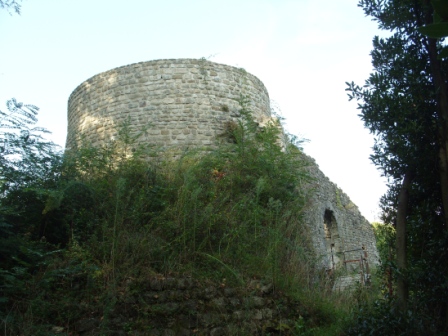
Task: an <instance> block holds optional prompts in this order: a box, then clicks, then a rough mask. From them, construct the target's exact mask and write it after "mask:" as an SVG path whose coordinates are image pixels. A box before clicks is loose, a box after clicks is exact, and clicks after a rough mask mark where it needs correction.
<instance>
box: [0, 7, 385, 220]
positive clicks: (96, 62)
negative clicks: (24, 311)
mask: <svg viewBox="0 0 448 336" xmlns="http://www.w3.org/2000/svg"><path fill="white" fill-rule="evenodd" d="M356 4H357V1H356V0H338V1H334V0H321V1H316V0H294V1H289V0H256V1H255V0H225V1H221V0H207V1H202V0H188V1H185V0H184V1H182V0H158V1H155V0H127V1H115V0H107V1H106V0H24V1H23V2H22V15H20V16H18V15H16V14H14V15H12V16H11V15H9V14H8V13H7V12H6V11H1V12H0V45H1V46H2V47H1V49H2V52H1V53H0V108H1V109H5V107H4V106H5V104H4V103H5V102H6V100H7V99H10V98H12V97H15V98H17V100H18V101H22V102H24V103H29V104H34V105H37V106H38V107H40V116H39V119H40V125H41V126H44V127H46V128H48V129H49V130H50V131H52V132H53V135H52V137H51V138H52V139H53V141H55V142H56V143H58V144H60V145H61V146H63V145H64V143H65V136H66V127H67V121H66V119H67V100H68V97H69V95H70V93H71V92H72V91H73V90H74V89H75V88H76V87H77V86H78V85H79V84H81V83H82V82H83V81H84V80H86V79H88V78H90V77H92V76H93V75H95V74H97V73H99V72H102V71H106V70H109V69H112V68H115V67H118V66H122V65H126V64H130V63H135V62H141V61H148V60H153V59H163V58H201V57H206V58H209V59H210V60H211V61H215V62H218V63H224V64H228V65H233V66H238V67H243V68H245V69H246V70H247V71H248V72H250V73H252V74H254V75H255V76H257V77H258V78H259V79H260V80H262V81H263V82H264V84H265V85H266V87H267V89H268V91H269V94H270V98H271V99H272V100H273V101H274V102H275V104H276V105H277V106H278V107H279V108H280V110H281V113H282V115H283V116H284V117H285V118H286V128H287V129H288V131H289V132H291V133H293V134H299V135H302V136H304V137H305V138H308V139H309V140H310V142H309V143H308V144H306V145H305V152H306V153H308V154H309V155H311V156H312V157H314V158H315V159H316V161H317V163H318V164H319V166H320V167H321V169H322V171H323V172H324V173H325V174H326V175H327V176H328V177H329V178H330V179H331V180H332V181H333V182H334V183H336V184H337V185H338V186H339V187H341V188H342V189H343V190H344V191H345V192H346V193H347V194H348V195H349V197H350V198H351V199H352V201H354V202H355V204H357V205H358V206H359V208H360V210H361V212H362V213H363V214H364V216H366V217H367V218H368V219H369V220H374V219H375V216H376V214H377V212H378V209H377V204H378V200H379V198H380V196H381V195H382V194H383V193H384V192H385V191H386V187H385V183H384V181H383V179H381V178H380V174H379V172H378V171H377V170H376V168H375V167H374V166H373V165H371V164H370V161H369V158H368V157H369V155H370V153H371V147H372V145H373V137H372V136H371V135H370V134H369V132H368V131H367V130H366V129H364V128H363V124H362V122H361V121H360V119H359V117H358V116H357V114H358V113H359V111H358V110H357V109H356V103H353V102H351V103H350V102H348V100H347V96H346V93H345V91H344V89H345V84H344V83H345V82H346V81H352V80H353V81H355V82H357V83H358V84H363V83H364V80H365V79H366V78H367V77H368V75H369V73H370V72H371V69H372V67H371V64H370V56H369V52H370V50H371V49H372V47H371V46H372V44H371V41H372V38H373V36H374V35H375V34H378V33H379V32H378V31H377V29H376V24H375V23H373V22H371V21H370V19H369V18H366V17H364V14H363V12H362V10H361V9H360V8H358V7H357V6H356Z"/></svg>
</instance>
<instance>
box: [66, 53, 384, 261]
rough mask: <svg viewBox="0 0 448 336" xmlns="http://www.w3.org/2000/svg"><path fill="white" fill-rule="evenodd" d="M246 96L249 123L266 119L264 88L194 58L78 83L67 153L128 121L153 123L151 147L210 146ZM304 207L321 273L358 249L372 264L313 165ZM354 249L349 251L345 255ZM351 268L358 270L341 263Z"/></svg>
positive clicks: (374, 256)
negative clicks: (252, 120) (252, 117)
mask: <svg viewBox="0 0 448 336" xmlns="http://www.w3.org/2000/svg"><path fill="white" fill-rule="evenodd" d="M242 96H244V97H246V98H248V101H249V106H248V107H249V108H250V110H251V111H252V113H253V115H254V118H255V119H256V120H257V121H258V122H260V124H263V123H264V122H266V120H269V118H270V117H271V111H270V104H269V96H268V92H267V90H266V88H265V86H264V85H263V83H262V82H261V81H260V80H259V79H258V78H256V77H255V76H253V75H251V74H249V73H247V72H246V71H244V70H243V69H239V68H235V67H231V66H227V65H222V64H217V63H213V62H209V61H206V60H202V59H201V60H197V59H171V60H156V61H149V62H141V63H136V64H131V65H127V66H123V67H119V68H116V69H112V70H110V71H106V72H103V73H100V74H98V75H95V76H93V77H92V78H90V79H88V80H87V81H85V82H84V83H82V84H81V85H79V86H78V87H77V88H76V89H75V90H74V91H73V93H72V94H71V96H70V98H69V103H68V135H67V148H76V147H77V146H78V145H79V141H80V140H81V139H84V140H85V141H87V143H89V144H91V145H94V146H99V145H101V144H104V143H106V142H108V141H110V140H111V139H113V138H114V137H115V136H116V128H115V127H116V126H118V125H119V124H120V123H122V122H123V121H125V120H126V119H127V118H130V121H131V124H132V127H133V130H134V132H138V131H139V129H140V128H141V127H143V126H145V125H148V124H151V127H150V128H149V129H148V132H147V134H146V135H145V136H143V137H141V138H140V141H142V142H145V143H150V144H154V145H156V146H160V147H165V148H173V147H189V146H190V147H201V148H208V147H211V146H213V145H214V144H215V143H216V138H217V136H218V135H219V134H221V133H223V131H224V127H225V124H226V122H228V121H230V120H232V119H235V118H237V117H238V111H239V110H240V108H241V106H240V103H239V101H240V99H241V97H242ZM304 157H305V159H306V160H308V161H309V163H310V169H309V171H310V174H311V176H312V177H313V181H312V182H311V183H310V185H309V186H308V187H309V188H311V190H312V192H311V193H310V198H309V199H310V202H309V205H308V210H307V211H306V213H305V216H304V219H305V221H306V223H307V224H308V225H309V226H310V228H311V230H312V232H313V243H314V247H315V249H316V251H317V254H318V255H319V256H320V261H321V263H322V266H323V267H326V268H328V269H331V268H333V267H337V266H339V265H344V264H343V260H344V258H345V259H346V260H347V259H358V258H359V257H360V255H361V253H362V250H360V249H361V248H362V247H363V246H364V247H365V248H366V251H367V253H368V254H369V258H368V259H369V262H370V263H371V265H373V264H376V263H377V262H378V253H377V250H376V246H375V237H374V234H373V230H372V226H371V225H370V223H369V222H368V221H367V220H366V219H365V218H364V217H363V216H362V215H361V214H360V212H359V210H358V208H357V207H356V205H355V204H353V203H352V202H351V200H350V199H349V197H348V196H347V195H346V194H345V193H344V192H343V191H342V190H340V189H339V188H338V187H337V186H336V185H335V184H333V183H332V182H331V181H330V180H329V179H328V178H327V177H326V176H325V175H324V174H323V173H322V172H321V171H320V170H319V167H318V166H317V164H316V163H315V162H314V160H313V159H311V158H308V157H306V156H304ZM349 250H357V251H353V252H345V251H349ZM347 265H349V268H351V269H355V268H356V267H352V266H356V264H347Z"/></svg>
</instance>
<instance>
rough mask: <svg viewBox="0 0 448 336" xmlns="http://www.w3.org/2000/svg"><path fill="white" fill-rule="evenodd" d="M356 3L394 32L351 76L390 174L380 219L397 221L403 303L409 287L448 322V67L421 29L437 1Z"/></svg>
mask: <svg viewBox="0 0 448 336" xmlns="http://www.w3.org/2000/svg"><path fill="white" fill-rule="evenodd" d="M359 6H360V7H362V8H363V9H364V12H365V14H366V15H368V16H371V17H372V18H373V20H375V21H377V22H378V24H379V27H380V28H381V29H385V30H390V31H391V32H392V35H391V36H390V37H388V38H384V39H381V38H379V37H375V38H374V39H373V46H374V49H373V51H372V52H371V56H372V64H373V67H374V69H375V71H374V72H373V73H372V74H371V75H370V77H369V79H368V80H367V81H366V83H365V85H364V86H363V87H360V86H358V85H355V84H354V83H349V84H348V85H349V87H348V89H347V90H348V91H349V99H356V100H358V101H360V103H359V109H360V110H361V114H360V117H361V119H362V120H363V121H364V124H365V126H366V127H368V128H369V129H370V131H371V132H372V133H373V134H375V136H376V140H375V145H374V147H373V154H372V156H371V159H372V161H373V162H374V163H375V164H376V165H377V166H378V167H379V168H380V169H381V170H382V171H383V173H384V175H385V176H387V177H388V178H389V182H390V184H389V191H388V192H387V194H386V195H385V196H384V197H383V198H382V200H381V204H382V207H383V220H384V221H385V222H386V223H390V224H394V225H396V236H397V267H398V268H397V270H396V274H397V278H398V288H397V291H398V304H399V307H400V308H401V310H402V311H403V312H406V311H407V310H408V309H409V305H408V296H409V293H412V297H411V299H412V302H413V303H414V304H415V305H414V306H413V307H412V309H414V310H419V311H420V313H421V314H423V312H425V314H428V315H430V316H433V321H434V317H436V316H437V317H442V318H443V320H439V321H442V322H443V321H444V319H445V318H446V291H444V290H443V288H444V286H446V284H447V277H446V272H445V271H446V269H447V264H446V261H445V260H446V258H447V250H446V242H447V240H446V236H447V232H446V231H447V230H446V224H447V222H448V221H447V218H446V216H447V214H448V202H447V200H448V199H447V197H448V185H447V182H448V179H447V178H446V176H447V175H446V167H447V166H446V148H447V146H446V143H447V142H446V139H448V138H447V133H446V130H447V129H448V128H447V127H446V126H447V125H446V121H447V120H448V118H447V116H448V110H447V113H446V112H445V110H444V105H445V102H444V100H445V98H444V97H445V96H446V94H447V91H446V88H445V85H446V84H445V83H446V78H447V77H446V76H447V73H448V67H447V65H446V64H445V63H440V61H439V60H438V59H437V51H438V50H439V49H441V45H440V43H438V42H437V41H436V40H434V39H431V38H426V37H424V36H422V35H421V34H420V32H419V31H418V28H419V27H421V26H422V25H424V24H425V23H428V22H429V20H430V19H432V12H433V9H432V7H431V6H430V4H429V3H427V2H426V3H423V2H421V1H413V0H384V1H373V0H361V1H360V2H359ZM447 106H448V105H447ZM445 113H446V114H445ZM441 247H443V248H442V249H441ZM406 252H407V253H408V254H406ZM408 286H409V289H408ZM428 320H429V319H428ZM445 323H446V322H443V323H442V324H445Z"/></svg>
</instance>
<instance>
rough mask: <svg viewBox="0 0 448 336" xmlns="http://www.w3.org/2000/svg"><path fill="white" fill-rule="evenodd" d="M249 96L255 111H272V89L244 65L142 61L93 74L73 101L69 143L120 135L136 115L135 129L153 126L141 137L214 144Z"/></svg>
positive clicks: (260, 114)
mask: <svg viewBox="0 0 448 336" xmlns="http://www.w3.org/2000/svg"><path fill="white" fill-rule="evenodd" d="M242 96H244V97H246V98H247V99H248V101H249V106H248V107H249V108H250V109H251V110H252V112H253V113H254V116H255V117H256V118H257V119H258V120H259V121H262V119H263V118H266V117H269V116H270V105H269V96H268V92H267V90H266V88H265V86H264V85H263V83H262V82H261V81H260V80H259V79H258V78H256V77H255V76H253V75H251V74H249V73H247V72H246V71H245V70H244V69H240V68H235V67H231V66H228V65H223V64H217V63H213V62H209V61H207V60H204V59H199V60H198V59H169V60H156V61H149V62H141V63H136V64H131V65H126V66H123V67H119V68H116V69H112V70H109V71H106V72H103V73H100V74H98V75H95V76H93V77H92V78H90V79H88V80H87V81H85V82H84V83H82V84H81V85H79V86H78V87H77V88H76V89H75V90H74V91H73V93H72V94H71V95H70V98H69V102H68V133H67V148H76V147H77V146H78V145H79V141H80V139H84V140H85V141H86V142H87V143H89V144H92V145H94V146H97V145H101V144H104V143H105V142H107V141H110V140H111V139H114V138H115V136H116V127H117V126H119V125H120V124H121V123H122V122H124V121H125V120H126V119H127V118H130V120H131V124H132V126H133V130H134V131H135V132H139V130H140V129H141V128H142V127H144V126H146V125H150V128H149V129H148V133H147V135H146V136H143V137H142V138H141V139H140V140H141V141H144V142H147V143H151V144H154V145H156V146H160V147H174V146H195V147H208V146H211V145H212V144H213V143H214V140H215V139H216V136H217V135H218V134H219V133H222V131H223V130H224V125H225V122H226V121H228V120H231V119H233V118H235V117H236V116H237V114H238V111H239V109H240V108H241V107H240V104H239V101H240V99H241V97H242Z"/></svg>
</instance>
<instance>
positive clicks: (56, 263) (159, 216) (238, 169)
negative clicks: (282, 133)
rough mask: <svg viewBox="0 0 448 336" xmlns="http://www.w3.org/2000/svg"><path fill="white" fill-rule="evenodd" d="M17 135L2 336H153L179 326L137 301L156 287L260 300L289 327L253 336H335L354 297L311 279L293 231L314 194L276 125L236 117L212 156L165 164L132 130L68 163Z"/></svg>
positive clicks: (10, 160)
mask: <svg viewBox="0 0 448 336" xmlns="http://www.w3.org/2000/svg"><path fill="white" fill-rule="evenodd" d="M21 127H22V131H23V128H25V129H26V131H27V132H16V133H14V132H12V133H11V132H9V133H8V132H4V133H3V134H2V135H3V137H4V138H5V139H6V140H7V141H9V142H8V147H5V151H4V153H5V155H4V156H3V157H2V161H1V164H2V180H1V184H0V186H1V190H0V192H1V199H0V201H1V203H0V204H1V213H0V233H1V235H0V240H1V241H0V243H1V244H0V258H1V268H0V283H1V285H0V303H1V306H0V318H1V321H2V331H3V332H4V334H5V335H50V334H55V335H56V334H66V335H76V334H89V332H90V334H104V335H109V334H110V335H112V334H113V335H115V334H117V335H122V334H135V335H145V334H151V333H154V334H156V329H148V328H150V324H154V319H156V320H159V321H160V319H161V318H162V317H161V316H162V315H163V316H165V317H166V316H168V317H172V318H174V319H175V317H176V316H175V314H174V311H173V310H171V311H170V308H169V306H166V305H165V306H160V307H162V308H160V307H159V306H157V305H155V303H154V302H153V303H148V302H152V301H138V298H139V297H143V293H146V294H145V295H156V297H157V298H158V297H159V295H161V294H160V293H159V294H154V293H153V291H154V287H151V285H149V287H148V285H147V284H148V283H152V282H154V281H156V280H157V279H159V280H160V279H163V280H166V279H173V280H172V281H171V282H173V281H175V283H176V285H173V287H172V289H178V290H180V289H181V290H184V289H185V288H184V287H182V286H183V285H179V281H180V283H183V282H182V281H184V280H185V279H190V280H185V281H192V282H194V283H195V284H196V285H195V286H196V287H195V288H202V290H206V288H209V287H210V286H211V288H215V290H216V291H218V290H219V291H221V292H222V293H226V292H225V291H224V289H226V288H228V289H229V290H230V289H232V290H233V291H234V292H232V293H233V294H232V295H230V294H229V296H227V297H226V295H227V294H223V296H222V298H221V296H219V295H218V294H216V295H218V296H216V297H215V299H216V298H217V299H219V300H221V301H219V302H231V301H229V300H231V298H233V299H236V300H237V301H236V302H245V301H244V300H243V299H241V300H239V298H240V296H241V297H243V296H244V295H246V294H247V293H248V292H251V293H253V295H255V297H260V295H261V296H263V295H265V294H266V295H267V293H268V292H269V293H270V294H269V295H271V296H270V298H269V300H268V299H263V298H261V300H268V301H260V299H251V300H258V302H265V305H266V309H270V310H271V311H273V312H275V314H277V315H275V316H287V317H288V320H287V323H286V324H284V323H283V322H282V320H280V317H279V318H278V319H275V318H274V317H272V318H271V320H270V321H271V322H270V326H268V327H267V326H265V329H262V330H264V331H260V333H262V332H263V333H265V334H269V333H276V334H322V335H324V334H325V335H329V334H341V333H342V332H341V330H342V329H343V326H344V325H345V322H346V318H344V317H343V316H344V314H347V313H348V312H349V311H350V309H351V307H352V304H356V302H357V299H359V298H360V296H359V295H360V292H354V293H343V294H340V293H339V294H338V293H332V291H331V281H332V279H331V278H328V277H327V276H326V275H325V274H324V273H322V271H321V270H320V269H317V268H316V267H315V264H316V260H315V256H314V254H313V251H312V248H311V245H310V237H309V233H308V230H307V227H306V225H305V224H304V223H303V222H302V221H301V215H302V212H303V210H304V209H305V207H306V206H307V193H308V192H311V190H309V187H307V186H308V185H309V183H308V182H309V177H308V176H307V174H306V173H305V169H304V165H305V161H304V160H301V155H300V150H299V149H298V148H297V147H296V146H295V145H293V144H288V145H287V146H286V149H285V150H282V145H281V144H280V143H279V127H278V125H276V124H274V123H272V124H270V125H267V126H266V127H264V128H259V127H258V125H257V124H256V123H255V122H254V121H253V120H252V118H251V117H250V113H249V112H248V111H247V110H246V109H245V108H244V105H243V107H242V109H241V117H240V119H239V121H238V122H232V123H228V124H227V125H226V131H225V132H224V133H223V134H222V135H221V138H220V141H221V143H220V145H219V146H217V148H216V150H214V151H211V152H210V151H208V152H203V151H201V150H200V149H196V150H185V151H184V152H183V153H182V154H178V155H176V157H173V155H172V153H169V152H162V151H160V150H158V149H157V148H155V147H152V146H151V145H150V144H148V145H139V144H138V141H137V140H138V139H137V138H132V137H130V136H129V134H130V132H129V128H130V127H131V125H130V123H129V122H126V123H124V124H123V125H121V126H120V127H119V129H118V130H117V134H118V139H117V141H115V142H111V143H110V144H108V145H107V146H105V147H102V148H93V147H89V146H88V145H85V146H84V147H83V148H80V149H78V150H77V151H76V152H68V153H65V155H62V154H60V153H57V152H55V150H54V146H52V145H51V144H48V143H47V142H45V140H43V138H42V137H40V135H39V134H40V133H38V132H37V133H36V132H35V130H32V129H31V128H30V127H29V126H27V125H26V124H22V125H21ZM27 127H28V128H27ZM143 131H144V130H142V132H143ZM5 143H6V142H5ZM148 157H150V158H151V159H149V160H148V159H147V158H148ZM182 279H184V280H182ZM167 281H168V280H167ZM168 282H169V281H168ZM167 286H168V285H167ZM170 286H171V285H170ZM176 286H180V287H176ZM155 288H156V289H157V287H155ZM263 288H269V291H268V292H267V291H264V290H263ZM161 289H162V288H160V290H161ZM197 291H199V289H197V290H195V291H193V293H196V292H197ZM129 293H131V294H129ZM148 293H149V294H148ZM151 293H152V294H151ZM191 293H192V292H188V293H187V292H184V296H185V295H187V294H188V295H189V296H191V295H196V294H191ZM229 293H230V292H229ZM238 293H240V294H238ZM257 293H258V294H257ZM361 294H362V293H361ZM164 295H171V294H166V293H165V294H164ZM173 295H174V294H173ZM239 295H240V296H239ZM196 296H198V297H200V294H197V295H196ZM136 298H137V299H136ZM179 300H180V299H179ZM179 300H178V301H179ZM185 300H187V299H185ZM222 300H224V301H222ZM226 300H227V301H226ZM195 302H196V305H198V304H199V305H200V304H202V305H204V302H203V300H202V301H201V300H200V299H198V301H195ZM201 302H202V303H201ZM217 302H218V301H217ZM229 304H230V303H229ZM229 304H224V303H221V306H220V305H219V304H218V306H220V309H221V310H222V309H227V307H226V305H229ZM261 305H262V306H263V304H261ZM123 307H124V308H123ZM126 307H127V308H126ZM130 307H132V311H133V313H132V314H131V313H129V309H131V308H130ZM145 307H146V308H145ZM154 307H159V308H158V309H159V311H158V312H155V311H154V309H155V308H154ZM179 307H180V306H179V305H178V306H177V309H180V308H179ZM182 307H183V306H182ZM207 307H208V305H207V304H205V306H204V307H203V309H202V308H201V309H202V310H206V309H208V308H207ZM254 307H256V305H255V306H254ZM293 307H295V308H293ZM196 308H197V307H196ZM196 308H195V309H196ZM259 308H260V309H261V307H259ZM120 309H121V310H120ZM127 309H128V310H127ZM182 309H184V308H182ZM185 309H186V308H185ZM198 309H199V308H198ZM254 309H255V308H254ZM202 310H201V311H202ZM148 312H149V313H148ZM129 314H131V315H129ZM157 314H159V315H157ZM160 314H161V315H160ZM198 314H199V313H198ZM201 314H202V313H201ZM282 314H283V315H282ZM117 316H119V317H118V320H119V322H120V323H118V322H117ZM120 316H121V317H120ZM201 316H202V315H201ZM89 321H90V322H89ZM89 323H91V324H93V325H92V326H90V327H89ZM86 325H87V327H86ZM215 329H216V328H215ZM92 330H95V331H92ZM150 330H152V331H150ZM204 330H205V329H204ZM204 330H202V331H201V329H200V328H191V330H190V331H189V332H190V334H192V335H193V334H203V333H205V331H204ZM257 330H258V329H257ZM260 330H261V329H260ZM83 332H84V333H83ZM207 332H208V331H207ZM232 333H234V334H245V333H247V330H246V331H243V330H242V329H241V330H238V329H235V330H233V331H232Z"/></svg>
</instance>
